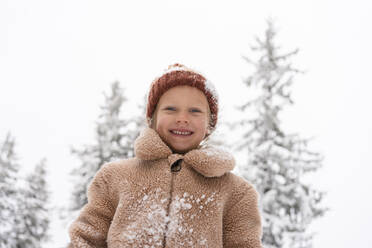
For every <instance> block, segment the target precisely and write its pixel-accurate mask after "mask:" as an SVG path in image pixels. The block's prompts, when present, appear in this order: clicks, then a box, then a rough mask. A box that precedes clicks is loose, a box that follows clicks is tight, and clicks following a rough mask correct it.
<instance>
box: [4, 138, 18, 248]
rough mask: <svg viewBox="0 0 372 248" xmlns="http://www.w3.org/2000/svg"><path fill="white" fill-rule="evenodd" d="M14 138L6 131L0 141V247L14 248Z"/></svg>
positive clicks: (15, 191)
mask: <svg viewBox="0 0 372 248" xmlns="http://www.w3.org/2000/svg"><path fill="white" fill-rule="evenodd" d="M14 146H15V139H14V137H13V136H12V135H11V134H10V133H8V134H7V136H6V138H5V140H4V141H2V142H1V143H0V223H1V224H0V248H16V239H15V236H14V232H13V228H14V226H15V223H16V220H15V216H16V214H17V212H16V207H17V201H16V200H17V194H18V192H17V188H16V185H17V173H18V170H19V165H18V162H17V157H16V153H15V151H14Z"/></svg>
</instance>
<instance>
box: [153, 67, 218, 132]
mask: <svg viewBox="0 0 372 248" xmlns="http://www.w3.org/2000/svg"><path fill="white" fill-rule="evenodd" d="M183 85H187V86H191V87H195V88H197V89H199V90H200V91H201V92H203V93H204V95H205V96H206V98H207V101H208V104H209V109H210V112H211V116H210V128H211V129H212V130H213V129H214V128H215V127H216V123H217V117H218V96H217V92H216V90H215V88H214V86H213V84H212V83H211V82H210V81H208V80H207V79H206V78H205V77H204V76H203V75H202V74H201V73H199V72H196V71H195V70H192V69H190V68H187V67H186V66H184V65H181V64H173V65H170V66H169V67H168V69H167V70H166V71H165V72H164V73H163V74H162V75H161V76H160V77H157V78H156V79H155V80H154V81H153V82H152V84H151V87H150V91H149V94H148V99H147V110H146V116H147V119H148V120H149V121H150V120H151V119H152V117H153V114H154V112H155V109H156V105H157V104H158V102H159V99H160V97H161V96H162V95H163V94H164V93H165V92H166V91H167V90H169V89H170V88H173V87H176V86H183Z"/></svg>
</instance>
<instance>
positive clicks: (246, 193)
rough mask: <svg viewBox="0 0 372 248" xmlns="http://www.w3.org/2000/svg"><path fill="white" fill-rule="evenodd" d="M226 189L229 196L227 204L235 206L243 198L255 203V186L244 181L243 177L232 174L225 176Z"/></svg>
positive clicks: (256, 194)
mask: <svg viewBox="0 0 372 248" xmlns="http://www.w3.org/2000/svg"><path fill="white" fill-rule="evenodd" d="M225 176H226V182H225V184H226V186H227V187H226V188H227V190H228V192H227V193H228V194H229V202H230V203H231V204H232V205H235V204H236V203H237V202H238V201H240V200H242V199H243V198H244V199H246V200H252V201H257V198H258V193H257V190H256V188H255V186H254V185H253V184H252V183H250V182H248V181H247V180H245V179H244V178H243V177H241V176H238V175H236V174H234V173H232V172H229V173H227V174H226V175H225Z"/></svg>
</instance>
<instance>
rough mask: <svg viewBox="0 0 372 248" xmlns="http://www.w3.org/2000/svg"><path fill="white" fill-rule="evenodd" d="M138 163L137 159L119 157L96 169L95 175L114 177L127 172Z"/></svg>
mask: <svg viewBox="0 0 372 248" xmlns="http://www.w3.org/2000/svg"><path fill="white" fill-rule="evenodd" d="M137 164H138V159H136V158H129V159H120V160H115V161H111V162H108V163H105V164H103V165H102V166H101V168H100V169H99V170H98V171H97V174H96V177H103V178H107V179H110V180H111V179H115V178H118V177H121V176H123V175H125V174H127V173H129V172H130V171H131V170H133V168H134V167H135V166H136V165H137Z"/></svg>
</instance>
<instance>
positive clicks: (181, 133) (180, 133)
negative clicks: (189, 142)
mask: <svg viewBox="0 0 372 248" xmlns="http://www.w3.org/2000/svg"><path fill="white" fill-rule="evenodd" d="M172 133H175V134H179V135H190V134H191V132H180V131H172Z"/></svg>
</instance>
